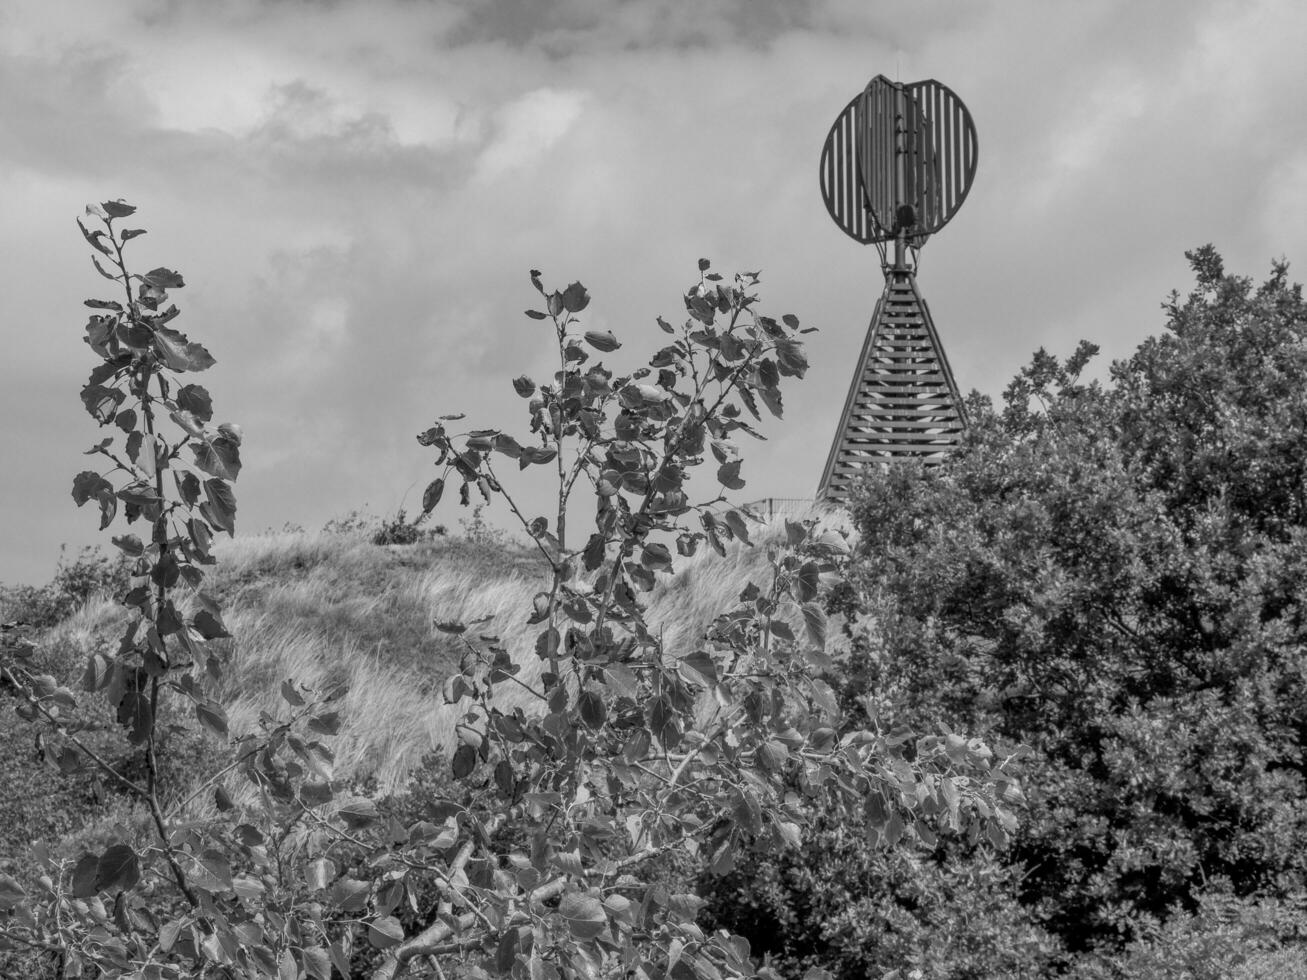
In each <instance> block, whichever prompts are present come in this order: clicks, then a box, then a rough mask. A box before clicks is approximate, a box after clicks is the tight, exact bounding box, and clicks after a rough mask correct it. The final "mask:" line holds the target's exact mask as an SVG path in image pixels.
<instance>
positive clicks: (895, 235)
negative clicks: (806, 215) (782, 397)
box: [817, 75, 977, 500]
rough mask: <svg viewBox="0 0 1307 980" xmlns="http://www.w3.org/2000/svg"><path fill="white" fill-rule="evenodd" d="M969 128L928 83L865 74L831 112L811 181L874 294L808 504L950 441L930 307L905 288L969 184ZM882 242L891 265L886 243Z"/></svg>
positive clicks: (943, 360) (953, 392)
mask: <svg viewBox="0 0 1307 980" xmlns="http://www.w3.org/2000/svg"><path fill="white" fill-rule="evenodd" d="M976 161H977V142H976V128H975V125H974V124H973V123H972V120H971V114H970V113H969V112H968V111H967V108H966V106H965V105H963V103H962V100H961V99H959V98H958V97H957V96H956V95H955V94H954V93H953V91H952V90H951V89H949V88H948V87H947V86H946V85H943V84H941V83H940V82H937V81H935V80H934V79H927V80H925V81H920V82H911V83H909V84H906V85H905V84H902V83H898V82H891V81H890V80H889V79H887V78H886V77H885V76H884V75H877V76H876V77H875V78H873V79H872V80H871V81H870V82H869V83H868V84H867V87H866V88H865V89H863V91H862V92H860V93H859V94H858V95H856V96H854V98H853V99H851V100H850V101H849V104H848V105H846V106H845V107H844V109H843V111H842V112H841V113H840V114H839V116H837V117H836V119H835V123H834V125H832V126H831V130H830V133H829V134H828V135H827V137H826V143H825V145H824V147H823V148H822V155H821V164H820V168H819V179H820V182H821V189H822V197H823V198H824V199H825V202H826V209H827V211H829V212H830V216H831V218H832V219H833V220H834V221H835V223H836V224H837V225H839V226H840V229H841V230H842V231H843V232H844V233H845V234H846V235H848V236H849V237H851V238H853V239H854V240H856V241H858V242H861V243H863V244H875V245H876V247H877V249H878V250H879V252H880V256H881V268H882V271H883V272H884V274H885V290H884V292H883V294H882V295H881V298H880V300H879V301H878V302H877V304H876V312H875V314H874V315H873V316H872V320H871V324H870V325H869V326H868V328H867V337H866V340H865V341H864V342H863V347H862V355H861V357H860V358H859V359H858V370H857V372H856V373H855V374H854V376H853V381H852V383H851V385H850V387H849V393H848V396H847V397H846V399H845V402H844V411H843V413H842V414H841V416H840V425H839V428H838V430H837V431H836V434H835V440H834V442H833V443H832V445H831V449H830V453H829V454H828V455H827V458H826V466H825V468H824V469H823V471H822V479H821V484H820V487H819V489H818V491H817V496H818V498H819V499H827V500H838V499H842V498H844V497H846V496H847V493H848V486H849V484H850V482H851V481H852V480H853V478H854V477H855V476H856V472H857V470H858V469H860V468H861V467H863V466H865V465H867V464H868V463H870V462H886V461H892V460H904V459H910V460H917V461H920V462H923V463H925V464H927V465H929V464H932V463H938V462H941V461H942V460H943V459H944V457H945V456H946V455H947V454H948V453H949V452H951V451H952V450H953V449H954V448H956V446H957V445H958V444H959V443H960V441H961V438H962V433H963V432H964V431H965V429H966V425H967V419H966V411H965V408H964V406H963V403H962V398H961V396H960V395H959V393H958V388H957V384H956V382H955V381H954V380H953V370H952V368H951V367H950V365H949V362H948V356H947V355H946V354H945V353H944V347H943V345H942V344H941V343H940V340H939V334H938V332H937V331H936V330H935V323H934V320H933V319H932V318H931V315H930V309H929V308H928V307H927V306H926V302H925V300H923V299H922V297H921V292H920V290H918V288H917V281H916V270H915V261H914V263H912V264H910V263H909V261H908V252H909V250H911V252H912V255H913V257H914V260H915V257H916V253H917V250H918V249H919V248H920V247H921V246H922V245H924V244H925V242H926V240H927V239H928V238H929V237H930V235H932V234H933V233H935V232H937V231H939V230H940V229H941V228H943V227H944V226H945V225H946V224H948V222H949V221H950V220H952V218H953V216H954V215H955V214H957V212H958V209H959V208H960V207H961V206H962V202H963V201H965V200H966V197H967V194H968V193H969V192H970V190H971V185H972V182H973V180H974V179H975V173H976ZM888 242H893V243H894V254H893V259H892V261H891V260H890V258H889V256H888V255H887V250H886V247H885V246H886V243H888Z"/></svg>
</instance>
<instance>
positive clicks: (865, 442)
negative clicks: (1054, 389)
mask: <svg viewBox="0 0 1307 980" xmlns="http://www.w3.org/2000/svg"><path fill="white" fill-rule="evenodd" d="M965 426H966V415H965V413H964V410H963V407H962V398H961V397H960V396H959V395H958V389H957V385H956V384H955V383H954V381H953V372H952V370H951V369H950V368H949V365H948V358H947V357H946V356H945V354H944V348H943V346H942V345H941V344H940V342H939V335H938V334H937V333H936V332H935V324H934V323H933V322H932V321H931V319H930V310H929V309H928V308H927V307H926V302H925V300H923V299H922V298H921V293H920V292H919V291H918V290H917V281H916V277H915V276H914V275H913V274H912V273H911V272H910V271H906V270H891V271H890V272H889V273H888V274H887V276H886V280H885V292H884V294H883V295H882V296H881V298H880V302H879V303H877V304H876V313H875V315H874V316H873V317H872V320H871V326H870V327H869V328H868V330H867V341H866V343H865V344H864V345H863V347H862V357H861V358H860V359H859V369H858V371H857V373H855V374H854V376H853V384H852V386H851V387H850V388H849V397H848V399H847V400H846V401H845V403H844V414H843V416H842V417H841V419H840V427H839V429H838V430H837V431H836V434H835V441H834V443H833V444H832V445H831V451H830V456H829V457H828V458H827V460H826V469H825V472H824V473H823V475H822V480H821V486H820V488H819V489H818V491H817V498H818V499H819V500H829V501H835V502H843V501H844V500H847V499H848V496H849V491H850V489H851V487H852V485H853V484H854V483H855V482H856V481H857V479H858V474H859V471H860V470H862V469H863V468H864V467H866V466H869V465H883V464H885V463H888V462H893V461H896V460H910V461H915V462H924V463H926V464H931V463H938V462H941V461H942V460H943V459H944V457H945V456H946V455H947V454H948V453H950V452H952V451H953V449H954V448H956V446H957V445H958V443H959V442H960V441H961V438H962V431H963V429H964V428H965Z"/></svg>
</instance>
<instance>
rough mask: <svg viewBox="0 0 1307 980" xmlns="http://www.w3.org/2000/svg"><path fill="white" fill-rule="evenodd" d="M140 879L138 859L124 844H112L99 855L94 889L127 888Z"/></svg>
mask: <svg viewBox="0 0 1307 980" xmlns="http://www.w3.org/2000/svg"><path fill="white" fill-rule="evenodd" d="M140 880H141V865H140V861H139V860H138V858H137V857H136V852H135V851H134V850H132V849H131V848H130V847H128V846H127V845H126V844H114V845H113V846H112V847H110V848H108V849H107V850H106V851H105V852H104V853H103V854H101V855H100V858H99V861H98V862H97V864H96V871H95V890H96V891H111V890H113V889H115V888H122V889H128V888H131V887H133V886H134V885H135V884H136V883H137V882H138V881H140Z"/></svg>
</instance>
